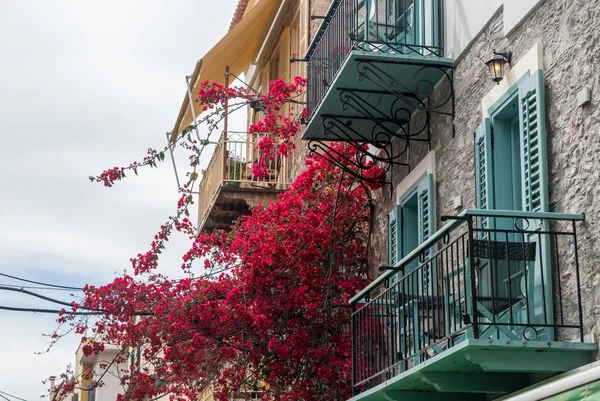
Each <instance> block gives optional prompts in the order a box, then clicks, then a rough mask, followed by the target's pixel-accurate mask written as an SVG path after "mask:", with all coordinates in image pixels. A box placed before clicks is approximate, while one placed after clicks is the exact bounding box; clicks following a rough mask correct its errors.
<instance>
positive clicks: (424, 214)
mask: <svg viewBox="0 0 600 401" xmlns="http://www.w3.org/2000/svg"><path fill="white" fill-rule="evenodd" d="M417 194H418V214H419V216H418V222H419V244H421V243H423V242H425V240H427V239H428V238H429V237H431V235H432V234H433V230H434V222H435V221H434V220H435V208H434V207H435V205H434V196H433V175H431V174H427V175H426V176H425V177H423V178H422V179H421V181H419V187H418V189H417Z"/></svg>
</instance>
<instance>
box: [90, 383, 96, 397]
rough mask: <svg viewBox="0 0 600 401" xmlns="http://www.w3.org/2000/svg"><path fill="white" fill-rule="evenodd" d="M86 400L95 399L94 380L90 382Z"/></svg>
mask: <svg viewBox="0 0 600 401" xmlns="http://www.w3.org/2000/svg"><path fill="white" fill-rule="evenodd" d="M88 401H96V382H92V385H91V386H90V389H89V393H88Z"/></svg>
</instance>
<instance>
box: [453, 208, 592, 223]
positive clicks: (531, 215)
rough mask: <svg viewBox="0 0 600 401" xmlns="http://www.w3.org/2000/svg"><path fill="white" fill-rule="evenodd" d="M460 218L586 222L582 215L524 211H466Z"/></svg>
mask: <svg viewBox="0 0 600 401" xmlns="http://www.w3.org/2000/svg"><path fill="white" fill-rule="evenodd" d="M459 216H492V217H524V218H528V219H545V220H575V221H583V220H585V215H584V214H582V213H555V212H530V211H522V210H481V209H465V210H463V211H462V212H461V213H460V214H459Z"/></svg>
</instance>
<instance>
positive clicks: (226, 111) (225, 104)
mask: <svg viewBox="0 0 600 401" xmlns="http://www.w3.org/2000/svg"><path fill="white" fill-rule="evenodd" d="M227 88H229V66H226V67H225V89H227ZM223 106H224V107H225V111H224V113H225V114H224V115H223V182H222V185H225V180H226V179H227V122H228V120H229V110H228V109H229V98H228V97H227V95H226V96H225V102H224V104H223ZM234 174H235V171H234Z"/></svg>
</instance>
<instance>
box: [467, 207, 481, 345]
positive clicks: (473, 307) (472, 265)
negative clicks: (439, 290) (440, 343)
mask: <svg viewBox="0 0 600 401" xmlns="http://www.w3.org/2000/svg"><path fill="white" fill-rule="evenodd" d="M467 228H468V233H469V238H468V240H469V244H468V245H469V270H470V272H469V275H470V278H471V283H470V285H471V291H470V293H471V294H470V298H471V325H472V326H473V338H479V324H478V321H477V285H476V283H475V269H477V267H476V266H475V255H474V250H475V249H474V248H475V246H474V243H473V241H474V240H475V238H474V235H475V233H474V230H473V217H472V216H468V217H467Z"/></svg>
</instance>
